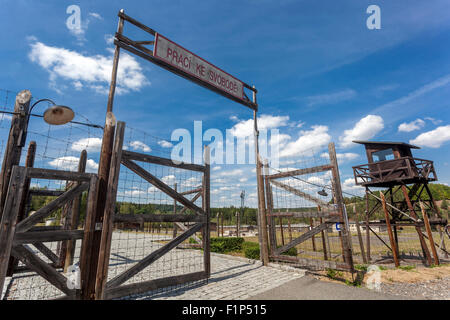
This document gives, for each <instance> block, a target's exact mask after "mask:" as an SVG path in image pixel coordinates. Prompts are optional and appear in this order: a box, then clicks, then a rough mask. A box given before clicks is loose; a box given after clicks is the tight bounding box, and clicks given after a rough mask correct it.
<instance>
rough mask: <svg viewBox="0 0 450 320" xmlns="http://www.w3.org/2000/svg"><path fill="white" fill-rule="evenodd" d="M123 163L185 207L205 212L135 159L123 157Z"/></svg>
mask: <svg viewBox="0 0 450 320" xmlns="http://www.w3.org/2000/svg"><path fill="white" fill-rule="evenodd" d="M122 164H123V165H124V166H126V167H127V168H128V169H130V170H131V171H133V172H134V173H136V174H137V175H138V176H140V177H141V178H143V179H144V180H146V181H147V182H149V183H151V184H152V185H154V186H155V187H156V188H158V189H159V190H161V191H162V192H164V193H165V194H167V195H168V196H169V197H171V198H172V199H175V200H177V201H178V202H180V203H181V204H182V205H184V206H185V207H188V208H189V209H191V210H193V211H194V212H197V213H200V214H205V212H204V211H203V209H202V208H199V207H198V206H197V205H195V204H194V203H193V202H191V201H189V200H188V199H186V198H185V197H183V196H182V195H180V194H179V193H178V192H176V191H175V190H173V189H172V188H171V187H169V186H168V185H167V184H165V183H164V182H162V181H161V180H159V179H158V178H156V177H155V176H154V175H152V174H151V173H149V172H148V171H146V170H145V169H143V168H142V167H141V166H139V165H137V164H136V163H134V162H133V161H130V160H128V159H122Z"/></svg>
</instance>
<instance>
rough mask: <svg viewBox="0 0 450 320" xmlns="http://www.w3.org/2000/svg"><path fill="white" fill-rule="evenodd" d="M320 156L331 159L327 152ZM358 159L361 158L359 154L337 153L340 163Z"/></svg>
mask: <svg viewBox="0 0 450 320" xmlns="http://www.w3.org/2000/svg"><path fill="white" fill-rule="evenodd" d="M320 156H321V157H322V158H324V159H329V158H330V155H329V154H328V153H327V152H324V153H322V154H321V155H320ZM358 157H359V154H357V153H351V152H346V153H336V158H337V159H338V160H340V161H351V160H354V159H356V158H358Z"/></svg>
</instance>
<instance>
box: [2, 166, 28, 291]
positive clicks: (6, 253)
mask: <svg viewBox="0 0 450 320" xmlns="http://www.w3.org/2000/svg"><path fill="white" fill-rule="evenodd" d="M26 170H28V169H26V168H23V167H19V166H14V167H13V169H12V171H11V181H10V183H9V188H8V194H7V195H6V199H5V207H4V211H3V213H4V214H3V216H2V219H1V222H0V290H2V289H3V285H4V283H5V277H6V272H7V270H8V265H9V258H10V256H11V248H12V245H13V239H14V233H15V230H16V221H17V217H18V215H19V209H20V199H21V198H22V195H23V190H24V184H25V178H26Z"/></svg>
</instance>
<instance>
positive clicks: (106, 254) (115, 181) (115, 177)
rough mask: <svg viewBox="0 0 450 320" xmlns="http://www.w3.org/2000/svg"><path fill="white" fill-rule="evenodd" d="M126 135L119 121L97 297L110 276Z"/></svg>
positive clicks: (98, 268) (102, 292)
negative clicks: (114, 226) (118, 190)
mask: <svg viewBox="0 0 450 320" xmlns="http://www.w3.org/2000/svg"><path fill="white" fill-rule="evenodd" d="M124 135H125V122H121V121H119V122H118V123H117V129H116V135H115V138H114V146H113V153H112V158H111V167H110V172H109V180H108V186H107V189H106V190H107V197H106V205H105V211H104V214H103V231H102V236H101V243H100V250H99V257H98V267H97V276H96V279H95V281H96V284H95V298H96V299H103V295H104V289H105V286H106V280H107V278H108V266H109V258H110V253H111V241H112V233H113V224H114V221H115V217H116V215H115V214H114V212H115V210H116V198H117V189H118V185H119V175H120V163H121V161H122V152H123V150H122V149H123V140H124Z"/></svg>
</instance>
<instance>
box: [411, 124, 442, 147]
mask: <svg viewBox="0 0 450 320" xmlns="http://www.w3.org/2000/svg"><path fill="white" fill-rule="evenodd" d="M449 140H450V125H447V126H441V127H437V128H436V129H434V130H431V131H427V132H424V133H422V134H420V135H419V136H417V137H416V138H415V139H413V140H410V141H409V143H411V144H416V145H418V146H422V147H430V148H439V147H440V146H441V145H442V144H443V143H444V142H446V141H449Z"/></svg>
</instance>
